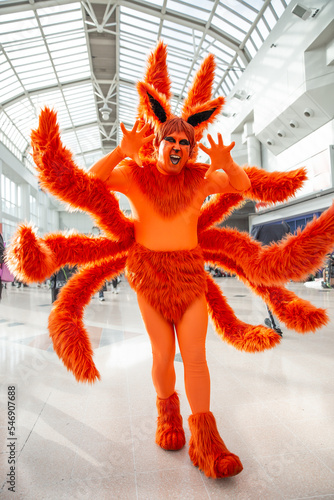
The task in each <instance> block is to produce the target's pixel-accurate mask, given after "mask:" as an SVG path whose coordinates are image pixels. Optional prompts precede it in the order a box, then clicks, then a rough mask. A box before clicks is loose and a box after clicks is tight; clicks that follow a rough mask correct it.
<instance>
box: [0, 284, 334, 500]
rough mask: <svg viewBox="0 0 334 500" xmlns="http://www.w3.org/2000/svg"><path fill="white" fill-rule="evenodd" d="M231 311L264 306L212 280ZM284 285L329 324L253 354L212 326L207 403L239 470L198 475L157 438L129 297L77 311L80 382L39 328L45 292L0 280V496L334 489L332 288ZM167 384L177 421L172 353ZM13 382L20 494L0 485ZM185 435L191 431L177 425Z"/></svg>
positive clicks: (250, 313) (259, 316) (147, 356)
mask: <svg viewBox="0 0 334 500" xmlns="http://www.w3.org/2000/svg"><path fill="white" fill-rule="evenodd" d="M217 282H218V283H219V284H220V286H221V287H222V288H223V289H224V292H225V294H226V296H227V297H228V300H229V303H230V305H231V306H232V307H233V308H234V309H235V311H236V313H237V315H238V316H239V318H240V319H242V320H244V321H248V322H251V323H253V324H258V323H262V322H263V319H264V317H265V307H264V305H263V303H262V302H261V300H260V299H258V298H256V297H254V296H253V295H251V293H250V292H249V291H248V290H247V289H246V288H245V287H244V286H243V285H242V284H241V283H239V282H238V281H237V280H236V279H234V278H219V279H217ZM289 288H290V289H291V290H293V291H295V292H297V293H298V294H299V295H300V296H301V297H303V298H306V299H308V300H311V302H312V303H313V304H315V305H317V306H319V307H326V308H328V310H329V314H330V317H331V322H330V324H329V325H328V326H327V327H325V328H323V329H322V330H321V331H319V332H318V333H316V334H307V335H304V336H302V335H299V334H297V333H295V332H292V331H289V330H287V329H286V328H284V337H283V340H282V343H281V345H280V346H278V347H277V348H275V349H273V350H271V351H268V352H265V353H259V354H246V353H241V352H238V351H236V350H234V349H233V348H232V347H230V346H228V345H226V344H224V343H223V342H222V341H221V340H220V339H219V338H218V337H217V336H216V334H215V333H214V332H213V329H212V327H211V326H210V328H209V332H208V340H207V354H208V361H209V367H210V372H211V379H212V405H211V407H212V408H211V409H212V411H213V413H214V414H215V416H216V419H217V422H218V427H219V430H220V432H221V434H222V437H223V439H224V440H225V441H226V444H227V445H228V447H229V448H230V449H231V451H233V452H235V453H237V454H238V455H239V456H240V458H241V459H242V462H243V465H244V470H243V472H242V473H241V474H240V475H238V476H236V477H234V478H229V479H225V480H213V479H208V478H206V477H205V476H204V475H203V474H202V473H201V472H200V471H199V470H198V469H196V468H195V467H194V466H193V465H192V464H191V462H190V459H189V457H188V452H187V447H185V448H184V449H183V450H181V451H178V452H166V451H163V450H162V449H160V448H159V447H158V446H157V445H156V444H155V442H154V434H155V419H156V410H155V393H154V390H153V386H152V383H151V379H150V369H151V352H150V345H149V341H148V338H147V335H146V334H145V331H144V327H143V323H142V320H141V317H140V315H139V311H138V307H137V304H136V299H135V295H134V293H133V292H132V291H131V290H130V288H129V286H128V284H127V283H126V281H124V279H123V281H122V283H121V285H120V293H119V294H118V295H114V294H112V293H111V292H110V291H108V292H107V293H106V294H105V297H106V301H105V302H99V300H98V299H97V298H94V299H93V300H92V302H91V304H90V305H89V307H88V308H87V311H86V315H85V320H86V324H87V325H88V327H89V331H90V333H91V336H92V341H93V345H94V346H95V362H96V364H97V367H98V369H99V370H100V372H101V376H102V381H101V382H98V383H96V384H95V385H94V386H87V385H79V384H78V383H76V381H75V380H74V377H73V376H72V375H71V374H70V373H68V372H67V371H66V369H65V368H64V367H63V365H62V363H61V362H60V361H59V360H58V358H57V357H56V355H55V354H54V352H53V350H52V347H51V343H50V339H49V338H48V335H47V318H48V315H49V312H50V310H51V304H50V302H51V300H50V299H51V297H50V291H49V290H47V289H44V288H37V287H29V288H21V289H17V288H12V287H8V289H7V290H4V295H3V300H2V302H1V304H0V332H1V333H0V345H1V372H2V373H1V381H2V384H1V403H2V406H1V414H0V416H1V421H0V425H1V427H0V433H1V452H2V453H1V455H0V459H1V462H0V467H1V477H0V479H1V484H0V489H1V488H2V489H1V491H0V497H1V498H3V499H16V498H20V499H24V500H39V499H41V500H46V499H55V500H61V499H65V500H68V499H70V500H72V499H78V500H79V499H94V500H95V499H96V500H105V499H108V500H109V499H129V500H134V499H152V500H159V499H200V500H202V499H216V498H217V499H233V500H235V499H236V500H246V499H256V500H259V499H261V500H262V499H269V500H276V499H306V498H308V499H310V498H312V499H320V498H325V499H334V370H333V365H334V313H333V311H334V290H322V289H312V288H306V287H305V286H304V285H303V284H302V283H290V284H289ZM177 359H178V360H177V361H176V363H175V364H176V370H177V388H178V390H179V392H180V396H181V405H182V414H183V417H184V421H185V423H186V420H187V417H188V415H189V413H190V409H189V405H188V403H187V400H186V398H185V392H184V385H183V367H182V362H181V361H179V359H180V358H179V357H177ZM9 385H10V386H15V387H16V418H17V441H16V442H15V451H16V459H17V464H16V471H15V472H16V493H12V492H10V491H8V483H6V482H5V481H6V474H7V473H8V472H9V464H8V459H9V458H10V455H9V451H10V448H8V447H7V444H8V439H7V437H8V433H7V387H8V386H9ZM186 437H187V440H189V430H188V426H187V424H186Z"/></svg>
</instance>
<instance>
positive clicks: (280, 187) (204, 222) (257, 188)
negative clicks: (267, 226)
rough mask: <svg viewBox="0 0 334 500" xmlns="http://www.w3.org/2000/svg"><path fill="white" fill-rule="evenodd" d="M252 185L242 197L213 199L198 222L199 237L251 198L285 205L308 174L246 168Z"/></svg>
mask: <svg viewBox="0 0 334 500" xmlns="http://www.w3.org/2000/svg"><path fill="white" fill-rule="evenodd" d="M245 172H246V173H247V175H248V177H249V179H250V181H251V187H250V189H249V190H248V191H247V192H245V193H243V194H242V195H241V194H238V193H228V194H218V195H216V196H212V197H211V199H210V201H209V202H207V203H205V204H204V205H203V207H202V210H201V215H200V217H199V220H198V233H201V232H202V231H204V230H205V229H208V228H209V227H210V226H212V225H213V224H218V223H219V222H222V221H223V220H225V219H226V218H227V217H229V216H230V215H231V213H232V211H233V210H234V209H236V208H239V207H240V206H241V205H242V203H243V200H244V199H246V198H251V199H253V200H258V201H266V202H267V203H269V204H270V203H275V202H277V201H286V200H288V199H289V198H291V196H293V195H294V194H295V193H296V191H297V190H298V189H300V188H301V187H302V185H303V183H304V182H305V180H306V171H305V169H304V168H299V169H297V170H293V171H291V172H272V173H269V172H266V171H265V170H262V169H261V168H257V167H245Z"/></svg>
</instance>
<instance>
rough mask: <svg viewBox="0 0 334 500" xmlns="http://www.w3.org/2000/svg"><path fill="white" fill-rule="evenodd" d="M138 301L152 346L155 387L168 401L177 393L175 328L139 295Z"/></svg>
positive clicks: (161, 396)
mask: <svg viewBox="0 0 334 500" xmlns="http://www.w3.org/2000/svg"><path fill="white" fill-rule="evenodd" d="M137 300H138V305H139V308H140V312H141V315H142V318H143V321H144V323H145V327H146V331H147V333H148V335H149V337H150V341H151V346H152V354H153V365H152V379H153V385H154V387H155V390H156V393H157V395H158V397H159V398H161V399H167V398H169V397H170V396H171V395H172V394H173V393H174V391H175V380H176V376H175V369H174V357H175V333H174V327H173V325H172V324H171V323H170V322H169V321H167V320H166V319H165V318H164V317H163V316H162V315H161V314H160V313H159V312H158V311H156V310H155V309H154V308H153V307H152V306H151V305H150V304H149V303H148V302H147V300H146V299H145V298H144V297H143V296H142V295H141V294H139V293H138V294H137Z"/></svg>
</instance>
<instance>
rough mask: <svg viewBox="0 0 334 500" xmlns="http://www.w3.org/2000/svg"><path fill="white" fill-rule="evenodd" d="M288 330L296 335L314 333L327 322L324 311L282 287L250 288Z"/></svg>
mask: <svg viewBox="0 0 334 500" xmlns="http://www.w3.org/2000/svg"><path fill="white" fill-rule="evenodd" d="M252 288H253V289H254V290H255V292H256V293H257V294H258V295H260V296H262V297H263V298H264V300H265V301H266V303H267V304H268V306H269V307H270V309H271V310H272V311H273V313H274V314H275V315H276V316H277V317H278V319H279V320H280V321H282V322H283V323H284V324H285V325H286V326H287V327H288V328H291V329H292V330H295V331H296V332H298V333H307V332H315V331H316V330H318V329H319V328H322V327H323V326H325V325H327V323H328V322H329V317H328V314H327V313H326V310H325V309H321V308H318V307H315V306H314V305H313V304H311V302H309V301H308V300H304V299H301V298H300V297H298V296H297V295H296V294H295V293H293V292H291V291H290V290H286V288H284V287H277V286H272V287H252Z"/></svg>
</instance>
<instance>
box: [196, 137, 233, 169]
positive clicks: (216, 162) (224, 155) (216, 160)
mask: <svg viewBox="0 0 334 500" xmlns="http://www.w3.org/2000/svg"><path fill="white" fill-rule="evenodd" d="M208 141H209V143H210V145H211V148H207V147H205V146H204V145H203V144H199V145H198V146H199V147H200V148H201V150H202V151H204V153H206V154H207V155H209V156H210V159H211V165H210V168H209V170H208V171H207V172H206V174H205V178H207V177H209V175H210V174H211V173H212V172H215V171H216V170H218V169H219V168H222V169H223V170H225V172H226V173H227V175H228V174H229V169H230V167H233V163H234V162H233V159H232V157H231V154H230V151H231V150H232V149H233V148H234V145H235V142H231V144H230V145H229V146H224V143H223V138H222V136H221V134H218V142H217V143H215V141H214V140H213V139H212V137H211V135H210V134H208Z"/></svg>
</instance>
